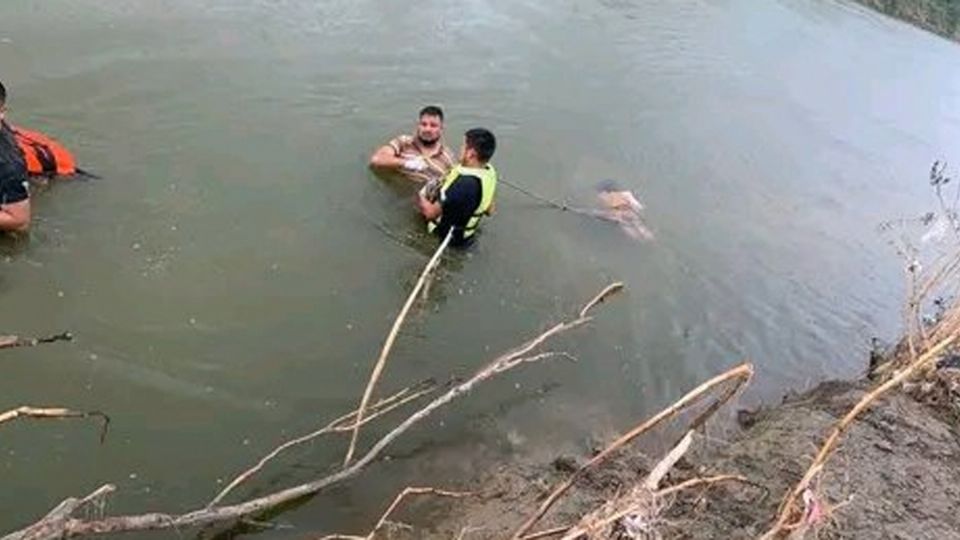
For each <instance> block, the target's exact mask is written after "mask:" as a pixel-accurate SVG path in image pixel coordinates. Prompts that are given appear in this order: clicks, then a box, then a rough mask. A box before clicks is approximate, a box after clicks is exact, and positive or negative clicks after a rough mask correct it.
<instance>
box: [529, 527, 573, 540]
mask: <svg viewBox="0 0 960 540" xmlns="http://www.w3.org/2000/svg"><path fill="white" fill-rule="evenodd" d="M572 528H573V527H572V526H570V525H564V526H563V527H554V528H552V529H544V530H542V531H540V532H535V533H532V534H528V535H526V536H521V537H520V540H537V539H539V538H549V537H551V536H556V535H558V534H563V533H565V532H567V531H569V530H570V529H572Z"/></svg>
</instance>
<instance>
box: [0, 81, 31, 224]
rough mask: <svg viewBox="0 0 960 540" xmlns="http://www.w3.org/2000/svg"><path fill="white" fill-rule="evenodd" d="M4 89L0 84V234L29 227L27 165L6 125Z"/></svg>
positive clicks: (9, 128)
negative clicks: (0, 232)
mask: <svg viewBox="0 0 960 540" xmlns="http://www.w3.org/2000/svg"><path fill="white" fill-rule="evenodd" d="M6 114H7V89H6V88H5V87H4V86H3V83H2V82H0V231H25V230H27V229H28V228H29V227H30V192H29V191H28V188H27V187H28V185H29V184H28V180H27V165H26V162H25V161H24V159H23V154H22V153H21V151H20V147H19V146H18V145H17V141H16V139H15V138H14V135H13V129H12V128H11V127H10V125H9V124H7V121H6Z"/></svg>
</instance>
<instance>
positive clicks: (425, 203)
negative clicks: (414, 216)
mask: <svg viewBox="0 0 960 540" xmlns="http://www.w3.org/2000/svg"><path fill="white" fill-rule="evenodd" d="M417 209H418V210H420V213H421V214H422V215H423V217H424V218H426V219H427V221H436V220H437V219H438V218H439V217H440V214H441V213H442V211H443V208H442V207H441V206H440V203H438V202H430V201H429V200H427V198H426V197H424V196H423V195H422V194H420V193H417Z"/></svg>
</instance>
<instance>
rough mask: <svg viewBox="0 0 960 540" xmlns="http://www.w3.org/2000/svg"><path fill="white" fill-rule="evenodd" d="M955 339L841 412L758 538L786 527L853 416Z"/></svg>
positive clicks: (936, 347)
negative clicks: (798, 500) (821, 444)
mask: <svg viewBox="0 0 960 540" xmlns="http://www.w3.org/2000/svg"><path fill="white" fill-rule="evenodd" d="M955 339H956V336H950V337H947V338H945V339H943V340H941V341H940V342H938V343H937V344H936V345H934V346H933V347H931V348H930V349H929V350H928V351H927V352H925V353H924V354H923V355H922V356H920V358H918V359H916V360H915V361H914V362H913V363H911V364H910V365H909V366H907V367H906V368H904V369H903V370H901V371H900V372H899V373H897V374H896V375H894V376H893V377H891V378H890V380H888V381H887V382H885V383H883V384H881V385H880V386H878V387H877V388H875V389H873V390H871V391H870V392H869V393H868V394H867V395H865V396H863V398H862V399H861V400H860V401H858V402H857V404H856V405H854V406H853V408H852V409H850V411H849V412H847V414H846V415H844V417H843V418H842V419H841V420H840V421H839V422H837V424H836V426H834V428H833V431H832V432H831V433H830V436H829V437H827V440H826V442H824V443H823V446H821V447H820V451H819V452H817V456H816V458H814V460H813V463H811V464H810V468H808V469H807V472H806V473H805V474H804V475H803V477H802V478H801V479H800V482H798V483H797V485H796V486H795V487H794V488H793V490H791V491H790V492H789V493H788V494H787V496H786V497H784V499H783V502H781V503H780V509H779V511H778V516H777V519H776V521H775V522H774V525H773V527H772V528H771V529H770V530H769V531H767V532H766V533H765V534H764V535H763V536H762V537H761V539H762V540H772V539H774V538H777V537H778V535H779V534H780V533H781V532H782V531H783V530H784V529H786V528H788V527H789V526H788V525H787V522H788V521H789V520H790V518H791V517H792V516H793V513H794V504H795V503H796V501H797V498H798V497H800V495H801V494H802V493H803V490H805V489H806V488H807V487H808V486H809V485H810V482H811V481H812V480H813V479H814V478H815V477H816V476H817V474H818V473H819V472H820V471H821V470H822V469H823V467H824V465H825V464H826V462H827V460H828V459H829V458H830V454H832V453H833V451H834V450H835V449H836V446H837V444H838V442H839V440H840V437H841V436H842V435H843V434H844V432H846V430H847V428H848V427H849V426H850V424H851V423H852V422H853V421H854V420H855V419H856V418H857V416H859V415H860V414H861V413H862V412H863V411H865V410H866V409H867V408H868V407H869V406H870V404H871V403H873V402H874V401H876V400H877V399H878V398H879V397H880V396H882V395H884V394H886V393H887V392H889V391H890V390H891V389H893V388H895V387H897V386H898V385H900V383H902V382H904V381H905V380H907V379H908V378H909V377H910V376H911V375H913V374H914V373H915V372H916V371H918V370H920V369H921V368H923V367H925V366H926V365H927V364H929V363H931V362H934V361H936V360H937V359H938V358H939V356H940V353H941V352H942V351H943V350H944V349H946V348H947V347H948V346H949V345H950V344H951V343H953V342H954V340H955Z"/></svg>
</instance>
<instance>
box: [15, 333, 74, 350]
mask: <svg viewBox="0 0 960 540" xmlns="http://www.w3.org/2000/svg"><path fill="white" fill-rule="evenodd" d="M57 341H73V334H71V333H70V332H60V333H59V334H53V335H50V336H47V337H42V338H22V337H19V336H0V349H13V348H16V347H36V346H37V345H42V344H44V343H54V342H57Z"/></svg>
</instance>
